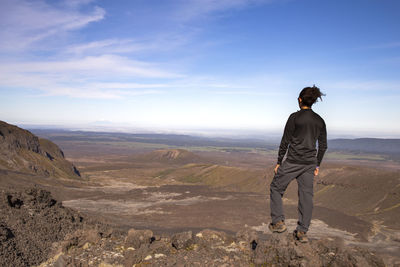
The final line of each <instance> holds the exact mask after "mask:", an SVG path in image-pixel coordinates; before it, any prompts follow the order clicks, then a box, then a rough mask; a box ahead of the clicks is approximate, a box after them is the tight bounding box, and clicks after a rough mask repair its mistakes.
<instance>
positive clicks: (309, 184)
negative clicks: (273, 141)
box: [269, 85, 327, 243]
mask: <svg viewBox="0 0 400 267" xmlns="http://www.w3.org/2000/svg"><path fill="white" fill-rule="evenodd" d="M323 95H324V94H322V93H321V91H320V89H319V88H318V87H315V85H314V86H313V87H306V88H304V89H303V90H302V91H301V92H300V95H299V97H298V103H299V107H300V110H299V111H297V112H294V113H292V114H291V115H290V116H289V119H288V120H287V123H286V126H285V130H284V133H283V137H282V141H281V144H280V146H279V153H278V162H277V164H276V167H275V169H274V173H275V175H274V178H273V180H272V182H271V186H270V200H271V201H270V206H271V219H272V222H271V223H270V225H269V229H270V230H271V231H272V232H275V233H282V232H285V231H286V229H287V228H286V225H285V216H284V214H283V206H282V196H283V194H284V192H285V190H286V188H287V186H288V185H289V183H290V182H291V181H292V180H293V179H296V180H297V184H298V196H299V202H298V222H297V228H296V230H295V231H294V232H293V235H294V237H295V239H296V240H299V241H300V242H302V243H306V242H308V239H307V235H306V233H307V231H308V228H309V226H310V222H311V215H312V209H313V182H314V176H317V175H318V172H319V166H320V164H321V161H322V158H323V156H324V153H325V151H326V149H327V137H326V126H325V122H324V120H323V119H322V118H321V117H320V116H319V115H318V114H317V113H315V112H314V111H313V110H312V109H311V107H312V105H313V104H314V103H315V102H317V100H318V98H320V99H321V100H322V96H323ZM317 140H318V152H317V149H316V143H317ZM286 151H287V156H286V159H285V161H283V162H282V160H283V157H284V156H285V154H286Z"/></svg>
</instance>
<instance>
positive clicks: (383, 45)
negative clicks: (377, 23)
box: [364, 42, 400, 49]
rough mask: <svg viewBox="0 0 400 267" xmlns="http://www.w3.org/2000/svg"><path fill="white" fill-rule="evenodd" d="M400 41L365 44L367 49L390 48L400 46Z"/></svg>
mask: <svg viewBox="0 0 400 267" xmlns="http://www.w3.org/2000/svg"><path fill="white" fill-rule="evenodd" d="M399 47H400V42H388V43H381V44H375V45H369V46H365V47H364V48H365V49H388V48H399Z"/></svg>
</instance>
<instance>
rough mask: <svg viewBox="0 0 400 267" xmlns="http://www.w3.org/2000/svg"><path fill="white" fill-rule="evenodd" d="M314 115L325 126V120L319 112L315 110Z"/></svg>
mask: <svg viewBox="0 0 400 267" xmlns="http://www.w3.org/2000/svg"><path fill="white" fill-rule="evenodd" d="M313 113H314V116H315V117H316V118H317V119H318V120H319V121H321V122H322V123H323V124H325V121H324V119H323V118H322V117H321V116H320V115H319V114H318V113H317V112H315V111H314V110H313Z"/></svg>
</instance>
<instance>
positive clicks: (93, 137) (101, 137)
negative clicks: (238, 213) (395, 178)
mask: <svg viewBox="0 0 400 267" xmlns="http://www.w3.org/2000/svg"><path fill="white" fill-rule="evenodd" d="M31 131H32V132H34V133H36V134H37V135H39V136H41V137H44V138H48V139H50V140H52V141H53V142H57V141H89V142H90V141H96V142H139V143H151V144H164V145H169V146H177V147H185V146H186V147H189V146H191V147H193V146H198V147H224V148H227V149H229V148H232V149H234V148H253V149H266V150H274V149H277V148H278V147H279V141H280V140H279V141H278V140H277V139H276V138H275V137H274V138H271V139H268V138H265V139H264V140H263V139H255V138H253V139H251V138H224V137H213V138H212V137H201V136H191V135H180V134H152V133H150V134H149V133H143V134H131V133H120V132H86V131H66V130H49V129H32V130H31ZM328 151H330V152H332V151H345V152H351V153H375V154H388V155H396V156H400V139H382V138H357V139H342V138H341V139H330V140H328Z"/></svg>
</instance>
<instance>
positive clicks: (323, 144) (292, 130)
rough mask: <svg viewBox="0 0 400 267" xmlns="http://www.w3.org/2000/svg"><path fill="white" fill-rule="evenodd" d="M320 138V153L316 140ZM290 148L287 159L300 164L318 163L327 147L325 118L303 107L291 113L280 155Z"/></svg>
mask: <svg viewBox="0 0 400 267" xmlns="http://www.w3.org/2000/svg"><path fill="white" fill-rule="evenodd" d="M317 140H318V155H317V157H316V154H317V149H316V142H317ZM286 149H288V155H287V160H288V161H289V162H292V163H298V164H313V163H314V164H317V165H319V163H320V162H321V160H322V157H323V154H324V153H325V151H326V149H327V139H326V126H325V122H324V120H323V119H322V118H321V117H320V116H319V115H318V114H317V113H315V112H314V111H313V110H312V109H301V110H299V111H297V112H294V113H292V114H291V115H290V117H289V119H288V121H287V123H286V126H285V131H284V134H283V137H282V142H281V145H280V147H279V154H280V156H282V158H283V156H284V154H285V152H286Z"/></svg>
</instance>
